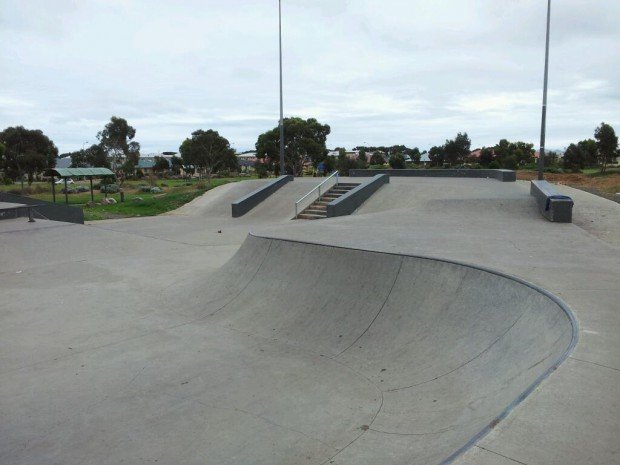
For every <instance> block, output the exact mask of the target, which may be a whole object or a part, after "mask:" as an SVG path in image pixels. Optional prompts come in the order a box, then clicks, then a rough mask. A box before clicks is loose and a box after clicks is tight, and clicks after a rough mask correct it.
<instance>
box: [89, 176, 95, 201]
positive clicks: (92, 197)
mask: <svg viewBox="0 0 620 465" xmlns="http://www.w3.org/2000/svg"><path fill="white" fill-rule="evenodd" d="M90 200H91V202H94V201H95V194H94V193H93V177H92V176H91V177H90Z"/></svg>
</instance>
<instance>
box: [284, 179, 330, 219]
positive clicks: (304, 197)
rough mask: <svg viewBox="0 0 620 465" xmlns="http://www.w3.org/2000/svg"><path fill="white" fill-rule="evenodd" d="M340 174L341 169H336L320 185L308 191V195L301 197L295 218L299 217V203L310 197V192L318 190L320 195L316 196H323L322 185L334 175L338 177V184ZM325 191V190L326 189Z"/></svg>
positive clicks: (296, 203) (297, 203)
mask: <svg viewBox="0 0 620 465" xmlns="http://www.w3.org/2000/svg"><path fill="white" fill-rule="evenodd" d="M339 176H340V172H339V171H334V172H333V173H332V174H330V175H329V176H328V177H327V178H325V181H323V182H322V183H321V184H319V185H318V186H316V187H315V188H313V189H312V190H311V191H310V192H308V193H307V194H306V195H304V196H303V197H302V198H301V199H299V200H298V201H297V202H295V218H297V216H298V215H299V204H300V203H301V202H302V201H303V200H305V199H306V197H308V196H309V195H310V194H312V193H313V192H314V191H317V190H318V194H319V195H318V196H317V197H316V198H317V199H318V198H320V197H321V186H322V185H324V184H325V183H327V182H328V181H330V180H332V179H333V178H334V177H335V178H336V184H338V179H339ZM324 192H325V191H324Z"/></svg>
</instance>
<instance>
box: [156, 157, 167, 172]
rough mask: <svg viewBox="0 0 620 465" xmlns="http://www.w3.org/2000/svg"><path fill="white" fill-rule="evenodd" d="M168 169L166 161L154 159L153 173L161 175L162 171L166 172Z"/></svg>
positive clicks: (162, 158)
mask: <svg viewBox="0 0 620 465" xmlns="http://www.w3.org/2000/svg"><path fill="white" fill-rule="evenodd" d="M169 169H170V164H168V160H166V158H164V157H155V158H154V164H153V171H155V172H156V173H160V174H161V173H163V172H164V171H168V170H169Z"/></svg>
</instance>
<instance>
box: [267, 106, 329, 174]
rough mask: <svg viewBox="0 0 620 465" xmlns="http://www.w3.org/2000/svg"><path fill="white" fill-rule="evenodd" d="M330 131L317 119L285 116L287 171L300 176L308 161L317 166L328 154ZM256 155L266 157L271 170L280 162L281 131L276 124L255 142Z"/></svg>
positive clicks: (285, 163) (285, 158)
mask: <svg viewBox="0 0 620 465" xmlns="http://www.w3.org/2000/svg"><path fill="white" fill-rule="evenodd" d="M330 132H331V129H330V127H329V125H327V124H321V123H319V122H318V121H317V120H316V119H314V118H309V119H307V120H304V119H302V118H297V117H295V118H285V119H284V168H285V170H286V172H287V173H288V174H293V175H295V176H301V175H302V174H303V168H304V165H305V164H306V163H312V164H313V165H314V166H317V165H318V164H319V163H320V162H321V161H323V160H324V158H325V155H326V153H327V148H326V146H325V142H326V140H327V136H328V135H329V133H330ZM256 157H257V158H258V159H260V160H265V162H266V163H267V164H268V166H269V168H270V169H271V170H274V171H275V170H276V167H277V166H279V163H280V130H279V128H278V127H275V128H273V129H271V130H269V131H267V132H265V133H263V134H261V135H260V136H258V140H257V141H256Z"/></svg>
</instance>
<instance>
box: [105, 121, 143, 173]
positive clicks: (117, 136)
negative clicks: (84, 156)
mask: <svg viewBox="0 0 620 465" xmlns="http://www.w3.org/2000/svg"><path fill="white" fill-rule="evenodd" d="M134 137H136V130H135V129H134V128H133V127H132V126H130V125H129V124H128V123H127V120H125V119H123V118H118V117H116V116H112V118H110V122H109V123H108V124H106V125H105V127H104V128H103V130H102V131H100V132H99V133H97V139H99V143H100V145H101V147H102V148H103V150H104V151H105V153H106V155H107V157H108V158H109V160H110V163H111V166H112V170H114V171H117V170H119V169H120V168H121V166H123V165H125V166H123V171H127V169H130V171H133V169H134V168H135V166H136V165H137V164H138V160H139V159H140V144H139V143H138V142H136V141H134V140H133V139H134Z"/></svg>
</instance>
